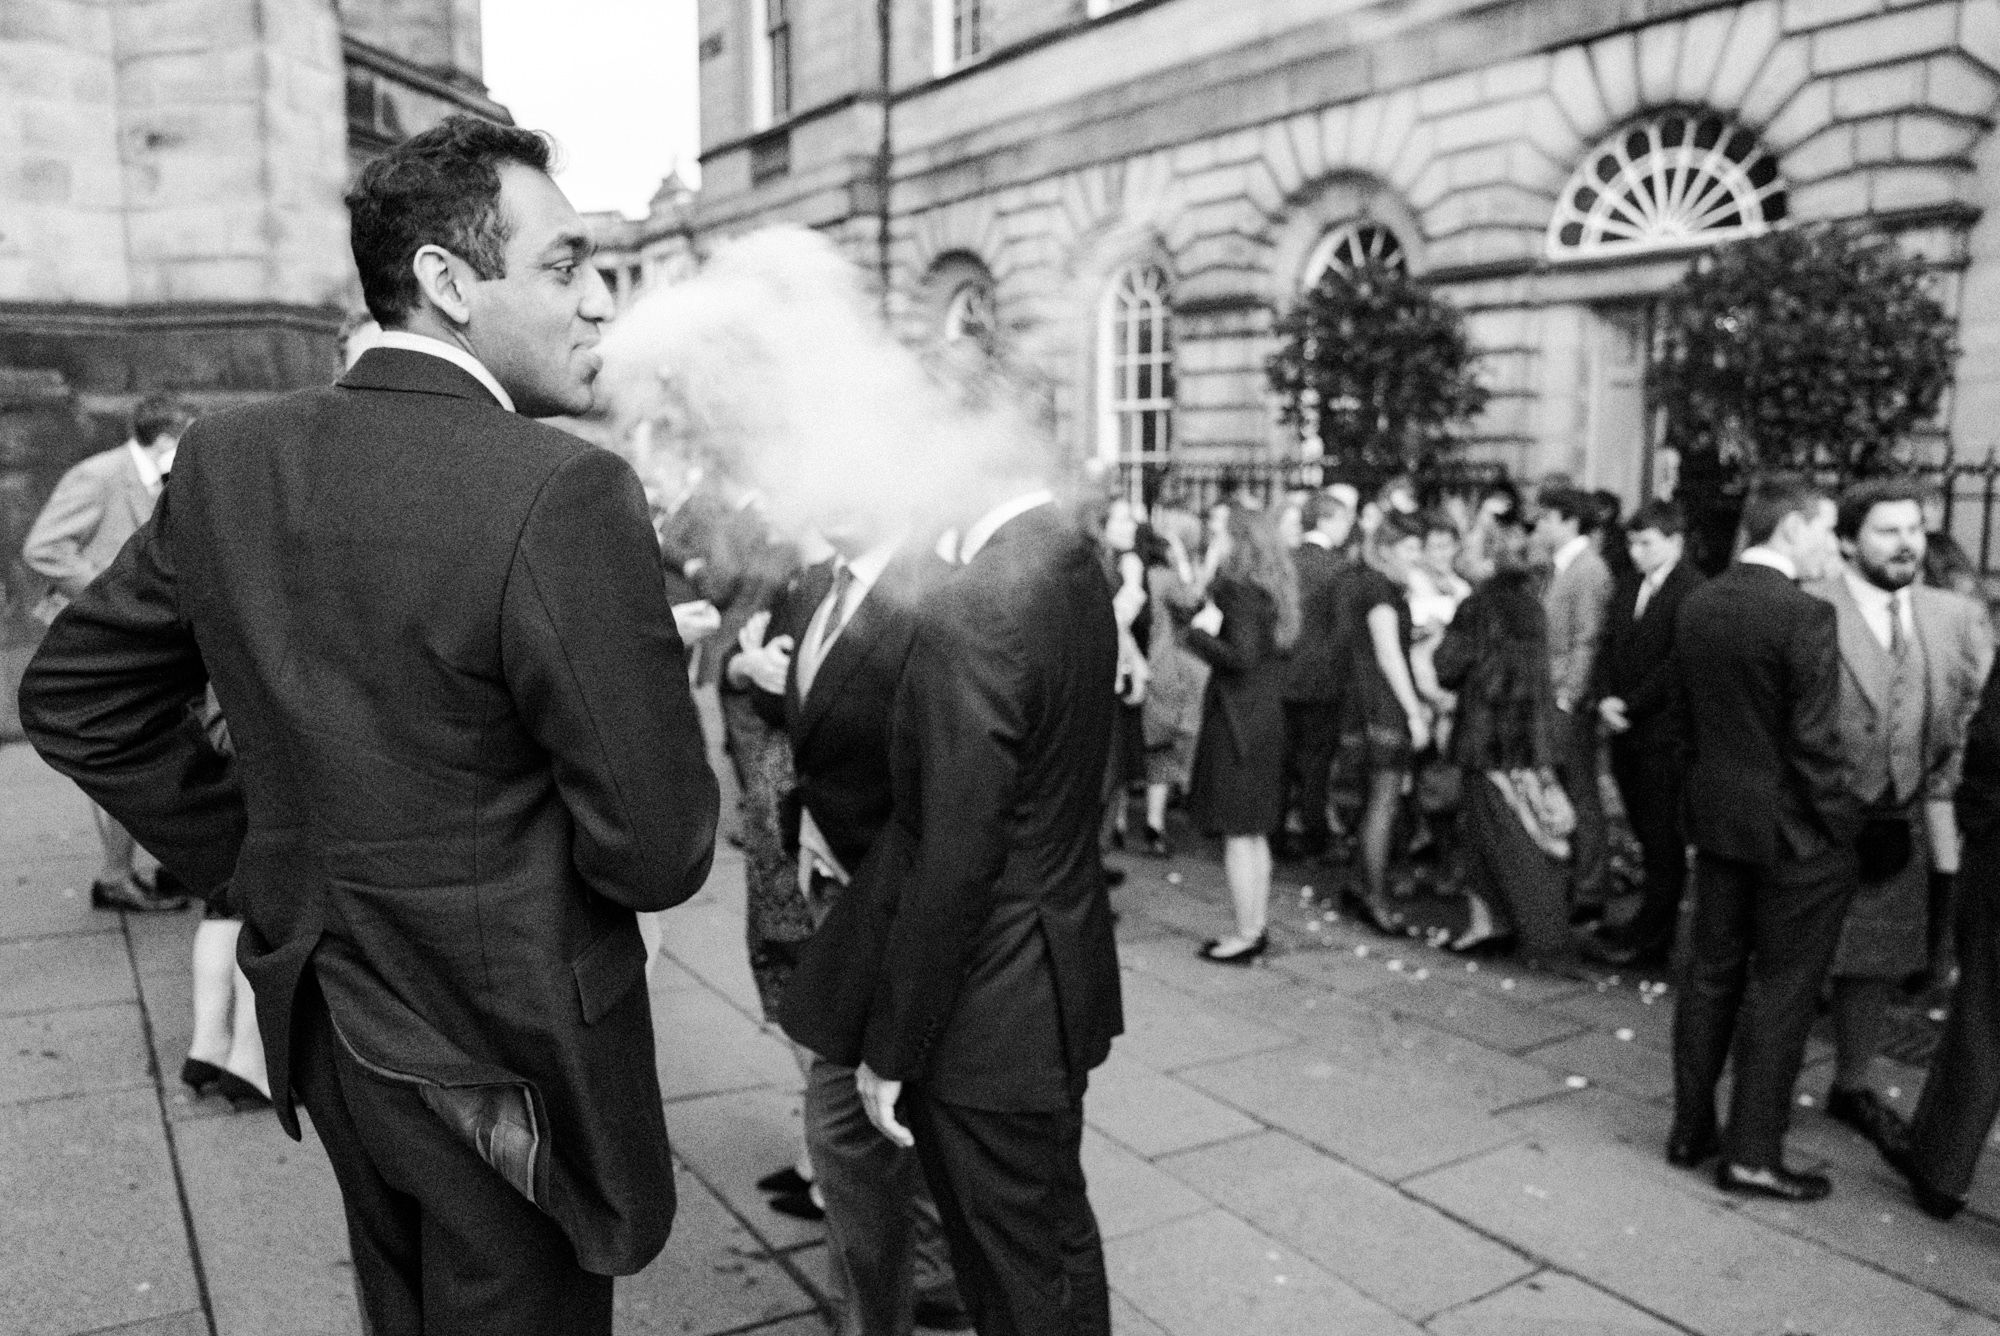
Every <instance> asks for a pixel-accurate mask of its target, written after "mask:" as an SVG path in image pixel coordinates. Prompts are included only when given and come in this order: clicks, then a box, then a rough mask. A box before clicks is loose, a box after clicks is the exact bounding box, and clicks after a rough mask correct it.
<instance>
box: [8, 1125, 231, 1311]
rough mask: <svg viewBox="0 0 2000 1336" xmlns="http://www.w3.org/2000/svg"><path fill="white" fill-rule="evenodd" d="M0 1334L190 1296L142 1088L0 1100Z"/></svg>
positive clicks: (195, 1300) (157, 1135) (175, 1205)
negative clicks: (0, 1262) (0, 1206)
mask: <svg viewBox="0 0 2000 1336" xmlns="http://www.w3.org/2000/svg"><path fill="white" fill-rule="evenodd" d="M0 1146H4V1147H6V1148H7V1149H6V1154H4V1155H0V1203H5V1209H4V1210H0V1258H5V1259H6V1261H5V1266H6V1279H7V1283H6V1284H4V1285H0V1331H5V1332H8V1333H9V1334H10V1336H70V1334H71V1333H77V1332H95V1331H99V1330H101V1329H103V1328H106V1327H116V1326H118V1325H119V1324H120V1323H134V1322H142V1321H149V1320H155V1319H160V1318H170V1317H175V1316H176V1315H178V1314H183V1313H185V1312H187V1311H188V1310H189V1309H194V1308H198V1307H199V1306H200V1304H201V1298H200V1294H199V1293H198V1291H197V1289H196V1287H195V1278H194V1269H193V1266H192V1265H191V1263H190V1260H189V1252H188V1239H187V1232H186V1230H185V1228H184V1227H183V1225H182V1220H181V1210H180V1200H179V1197H178V1195H177V1194H176V1191H175V1187H174V1179H173V1171H172V1166H171V1163H170V1161H169V1159H168V1155H167V1146H166V1132H165V1129H164V1128H163V1127H162V1125H161V1123H160V1108H159V1103H158V1100H157V1098H156V1097H155V1095H154V1093H153V1091H152V1090H151V1089H150V1088H149V1089H144V1090H126V1091H107V1092H101V1093H97V1094H90V1095H79V1096H75V1097H73V1098H69V1099H54V1100H42V1101H39V1102H36V1103H32V1104H17V1105H11V1106H4V1107H0Z"/></svg>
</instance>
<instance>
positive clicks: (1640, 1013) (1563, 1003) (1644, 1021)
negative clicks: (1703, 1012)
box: [1548, 987, 1674, 1049]
mask: <svg viewBox="0 0 2000 1336" xmlns="http://www.w3.org/2000/svg"><path fill="white" fill-rule="evenodd" d="M1548 1008H1549V1010H1550V1011H1552V1012H1555V1013H1556V1014H1558V1015H1562V1016H1568V1017H1570V1018H1572V1019H1574V1020H1578V1021H1582V1022H1583V1023H1584V1024H1586V1025H1589V1026H1591V1027H1593V1028H1594V1029H1598V1030H1608V1031H1617V1030H1630V1031H1632V1035H1633V1038H1634V1040H1635V1041H1636V1042H1639V1043H1642V1044H1645V1045H1647V1046H1648V1047H1650V1048H1657V1049H1671V1048H1672V1047H1673V1043H1674V1038H1673V1034H1674V1000H1673V994H1671V993H1665V994H1660V995H1657V999H1656V1000H1655V1001H1653V1002H1650V1003H1649V1002H1647V1001H1646V1000H1645V999H1644V997H1642V996H1641V995H1640V994H1639V993H1638V992H1636V991H1634V990H1632V989H1630V988H1622V987H1609V988H1605V989H1604V990H1603V991H1601V992H1600V991H1598V990H1597V989H1595V988H1592V989H1589V990H1587V991H1584V992H1580V993H1575V994H1572V995H1571V996H1569V997H1561V998H1557V999H1555V1000H1554V1001H1552V1002H1550V1003H1549V1004H1548Z"/></svg>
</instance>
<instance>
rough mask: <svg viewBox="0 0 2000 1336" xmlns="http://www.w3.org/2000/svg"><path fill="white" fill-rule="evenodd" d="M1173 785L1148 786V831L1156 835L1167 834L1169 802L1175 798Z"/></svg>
mask: <svg viewBox="0 0 2000 1336" xmlns="http://www.w3.org/2000/svg"><path fill="white" fill-rule="evenodd" d="M1173 792H1174V790H1173V786H1172V785H1171V784H1148V785H1147V786H1146V829H1147V830H1150V831H1152V832H1153V833H1154V834H1155V835H1164V834H1166V833H1167V800H1168V799H1169V798H1171V797H1172V796H1173Z"/></svg>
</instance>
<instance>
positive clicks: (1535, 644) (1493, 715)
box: [1435, 518, 1575, 960]
mask: <svg viewBox="0 0 2000 1336" xmlns="http://www.w3.org/2000/svg"><path fill="white" fill-rule="evenodd" d="M1527 548H1528V533H1527V529H1526V527H1525V526H1524V525H1523V524H1522V523H1521V521H1520V520H1519V519H1518V518H1509V519H1506V520H1502V521H1500V522H1499V524H1497V525H1496V526H1495V529H1494V542H1493V548H1492V552H1493V557H1494V561H1495V568H1494V573H1493V575H1492V577H1491V578H1490V579H1488V580H1487V582H1486V583H1485V584H1483V585H1481V586H1480V587H1479V589H1478V590H1476V591H1475V592H1474V593H1473V594H1472V596H1471V597H1470V598H1468V599H1467V600H1466V601H1465V602H1464V603H1463V604H1462V605H1460V607H1459V610H1458V615H1457V616H1456V617H1454V618H1453V619H1452V623H1451V626H1450V627H1449V628H1448V629H1447V630H1446V632H1445V636H1444V641H1443V643H1441V644H1440V645H1439V646H1438V649H1437V655H1436V659H1435V666H1436V668H1437V677H1438V683H1439V685H1440V686H1443V687H1444V688H1445V689H1446V690H1449V691H1453V692H1456V693H1457V696H1458V711H1457V723H1456V727H1455V730H1454V732H1453V734H1452V739H1451V755H1452V760H1454V761H1455V762H1457V764H1458V765H1459V766H1461V767H1463V770H1464V776H1465V778H1464V785H1463V788H1462V794H1463V797H1462V801H1461V803H1460V807H1459V826H1460V843H1461V844H1462V846H1463V847H1464V850H1465V855H1466V864H1467V871H1468V872H1469V873H1470V874H1471V876H1470V884H1469V885H1468V887H1467V897H1468V899H1469V901H1470V904H1471V910H1472V921H1471V923H1470V925H1469V926H1468V927H1467V928H1466V930H1465V932H1464V933H1462V934H1461V935H1460V936H1459V937H1458V939H1457V940H1456V941H1454V942H1452V943H1451V944H1450V947H1451V949H1452V950H1454V951H1459V952H1466V951H1471V950H1473V949H1474V948H1485V947H1488V946H1496V945H1498V944H1500V943H1501V942H1504V941H1505V940H1507V939H1508V938H1509V937H1510V936H1513V937H1515V938H1517V939H1518V942H1519V945H1520V949H1521V953H1522V954H1523V955H1524V956H1527V957H1530V958H1533V959H1536V960H1552V959H1556V958H1559V957H1563V956H1567V955H1569V954H1570V953H1571V951H1572V949H1573V948H1572V942H1571V938H1570V933H1569V920H1568V913H1567V906H1566V903H1565V894H1566V891H1565V888H1566V886H1567V884H1568V877H1567V874H1566V871H1565V869H1564V866H1563V859H1564V857H1565V854H1566V852H1567V841H1568V836H1569V834H1570V828H1571V827H1573V826H1574V824H1575V819H1574V814H1573V813H1570V812H1569V811H1568V802H1567V800H1566V799H1565V798H1564V797H1563V796H1562V790H1561V789H1560V788H1559V787H1557V785H1556V782H1555V778H1554V774H1553V772H1552V771H1551V769H1550V766H1551V763H1552V760H1551V757H1552V749H1553V738H1554V735H1553V721H1554V719H1555V692H1554V688H1553V685H1552V683H1551V682H1550V679H1549V670H1548V663H1549V650H1548V640H1549V635H1548V621H1547V618H1546V616H1545V615H1544V614H1543V612H1542V603H1541V599H1540V598H1539V597H1537V596H1536V593H1535V590H1534V586H1533V584H1532V582H1531V581H1532V577H1531V575H1530V572H1529V569H1528V559H1527ZM1496 910H1497V911H1499V912H1496Z"/></svg>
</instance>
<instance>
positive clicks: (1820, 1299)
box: [1404, 1144, 2000, 1336]
mask: <svg viewBox="0 0 2000 1336" xmlns="http://www.w3.org/2000/svg"><path fill="white" fill-rule="evenodd" d="M1690 1177H1692V1176H1690ZM1404 1186H1405V1187H1406V1188H1407V1189H1408V1190H1410V1191H1411V1192H1413V1193H1415V1194H1416V1195H1418V1196H1420V1197H1422V1198H1424V1199H1426V1200H1428V1201H1431V1202H1433V1203H1435V1204H1436V1205H1438V1206H1440V1207H1441V1208H1443V1209H1444V1210H1446V1211H1449V1212H1450V1213H1451V1214H1452V1215H1454V1216H1456V1217H1458V1218H1459V1219H1462V1220H1465V1221H1467V1222H1469V1223H1471V1224H1473V1225H1475V1226H1477V1227H1478V1228H1480V1229H1483V1230H1486V1231H1488V1232H1490V1233H1493V1234H1497V1235H1502V1236H1504V1237H1506V1238H1508V1239H1510V1240H1511V1241H1513V1242H1514V1243H1515V1244H1516V1245H1517V1246H1519V1247H1521V1248H1523V1249H1525V1250H1527V1251H1528V1252H1530V1253H1533V1254H1535V1255H1537V1256H1540V1257H1542V1258H1546V1259H1547V1260H1548V1261H1549V1262H1551V1263H1552V1264H1554V1265H1555V1266H1557V1267H1559V1268H1561V1269H1562V1270H1564V1271H1566V1272H1569V1273H1570V1274H1572V1275H1575V1276H1577V1277H1579V1278H1581V1279H1583V1280H1586V1281H1588V1282H1590V1283H1591V1284H1593V1285H1596V1286H1598V1287H1600V1288H1603V1289H1605V1290H1609V1291H1610V1292H1612V1293H1614V1294H1617V1295H1620V1296H1622V1297H1623V1298H1625V1299H1626V1300H1628V1301H1629V1302H1631V1303H1634V1304H1636V1305H1637V1306H1639V1307H1640V1308H1643V1309H1645V1310H1646V1311H1648V1312H1652V1313H1656V1314H1658V1315H1660V1316H1661V1317H1663V1318H1665V1319H1667V1320H1668V1321H1670V1322H1674V1323H1678V1324H1680V1325H1682V1326H1685V1327H1687V1328H1689V1329H1691V1330H1694V1331H1698V1332H1717V1333H1723V1332H1788V1331H1789V1332H1810V1333H1812V1336H1884V1334H1885V1333H1890V1332H1893V1333H1896V1336H1930V1334H1931V1333H1940V1334H1941V1333H1951V1336H1972V1333H1975V1332H1976V1333H1981V1336H1994V1333H2000V1326H1996V1325H1995V1324H1993V1323H1991V1322H1990V1321H1988V1320H1986V1319H1984V1318H1981V1317H1979V1316H1978V1315H1976V1314H1973V1313H1970V1312H1968V1311H1967V1310H1965V1309H1963V1308H1960V1307H1958V1306H1956V1305H1954V1304H1951V1303H1949V1302H1947V1301H1946V1300H1944V1299H1941V1298H1938V1297H1937V1296H1936V1295H1933V1294H1931V1293H1929V1292H1927V1291H1925V1290H1922V1289H1919V1288H1918V1287H1916V1286H1914V1285H1911V1284H1908V1283H1906V1282H1904V1281H1902V1280H1899V1279H1897V1278H1895V1277H1892V1276H1889V1275H1886V1274H1884V1273H1882V1272H1880V1271H1877V1270H1875V1269H1874V1268H1872V1267H1868V1266H1864V1265H1862V1264H1860V1263H1857V1262H1853V1261H1850V1260H1849V1259H1847V1258H1845V1257H1840V1256H1838V1255H1836V1254H1834V1253H1832V1252H1829V1251H1828V1250H1827V1249H1825V1248H1823V1247H1821V1246H1820V1245H1818V1244H1816V1243H1812V1242H1809V1241H1807V1240H1804V1239H1800V1238H1796V1237H1793V1236H1790V1235H1786V1234H1783V1233H1780V1232H1778V1231H1775V1230H1772V1229H1770V1228H1767V1227H1766V1226H1765V1225H1764V1224H1763V1223H1761V1222H1759V1221H1758V1220H1756V1219H1755V1218H1754V1217H1752V1216H1749V1215H1747V1214H1745V1213H1743V1212H1741V1211H1738V1210H1735V1209H1732V1207H1731V1206H1730V1205H1729V1204H1726V1203H1723V1202H1721V1201H1714V1202H1705V1201H1702V1200H1700V1199H1698V1198H1696V1197H1694V1196H1691V1195H1687V1194H1684V1193H1682V1192H1679V1191H1676V1190H1674V1189H1673V1188H1672V1187H1667V1186H1663V1185H1661V1184H1659V1183H1657V1182H1654V1181H1652V1180H1650V1179H1647V1178H1644V1177H1641V1176H1639V1175H1635V1174H1629V1173H1625V1172H1622V1171H1621V1169H1620V1167H1619V1166H1618V1165H1617V1164H1615V1163H1613V1162H1612V1161H1610V1160H1609V1159H1608V1158H1607V1157H1605V1156H1602V1155H1594V1154H1588V1153H1584V1154H1578V1153H1574V1152H1569V1151H1566V1150H1557V1149H1546V1148H1544V1147H1541V1146H1538V1145H1527V1144H1517V1145H1512V1146H1507V1147H1505V1148H1503V1149H1500V1150H1497V1151H1495V1152H1493V1153H1491V1154H1487V1155H1481V1156H1477V1157H1474V1158H1472V1159H1469V1160H1466V1161H1464V1162H1461V1163H1459V1164H1456V1165H1452V1166H1450V1167H1448V1168H1445V1169H1443V1170H1440V1171H1438V1172H1436V1173H1432V1174H1428V1175H1423V1176H1420V1177H1418V1178H1416V1179H1413V1180H1411V1181H1410V1182H1408V1183H1406V1184H1405V1185H1404ZM1718 1196H1719V1194H1718Z"/></svg>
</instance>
